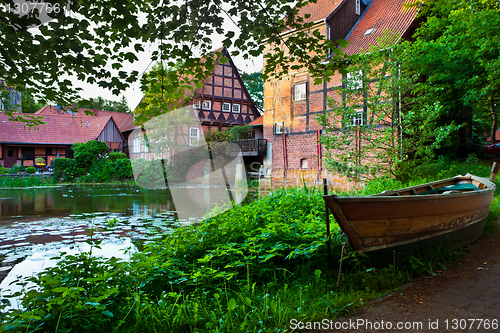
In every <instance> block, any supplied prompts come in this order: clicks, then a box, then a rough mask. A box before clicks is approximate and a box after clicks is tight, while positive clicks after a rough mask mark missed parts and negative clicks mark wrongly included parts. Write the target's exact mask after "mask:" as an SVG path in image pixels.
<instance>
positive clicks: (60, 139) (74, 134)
mask: <svg viewBox="0 0 500 333" xmlns="http://www.w3.org/2000/svg"><path fill="white" fill-rule="evenodd" d="M43 118H44V119H43V121H44V122H45V123H46V125H40V126H36V127H33V128H30V127H28V126H25V125H24V124H23V123H21V122H19V121H10V120H9V117H8V116H7V115H5V114H4V113H3V112H1V113H0V128H1V130H0V142H3V143H29V144H64V145H71V144H74V143H75V142H78V141H81V142H87V141H88V140H89V138H88V134H87V131H86V130H85V127H84V126H83V123H82V121H83V118H82V117H78V116H74V117H61V116H56V115H44V116H43Z"/></svg>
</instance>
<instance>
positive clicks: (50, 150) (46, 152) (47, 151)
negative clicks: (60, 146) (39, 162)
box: [45, 147, 52, 155]
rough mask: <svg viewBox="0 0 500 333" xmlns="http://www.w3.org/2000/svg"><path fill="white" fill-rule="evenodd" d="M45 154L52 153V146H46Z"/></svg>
mask: <svg viewBox="0 0 500 333" xmlns="http://www.w3.org/2000/svg"><path fill="white" fill-rule="evenodd" d="M45 155H52V147H45Z"/></svg>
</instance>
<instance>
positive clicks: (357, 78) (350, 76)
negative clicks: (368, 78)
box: [346, 69, 363, 89]
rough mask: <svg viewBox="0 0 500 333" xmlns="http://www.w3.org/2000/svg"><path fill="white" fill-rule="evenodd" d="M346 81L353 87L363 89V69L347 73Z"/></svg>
mask: <svg viewBox="0 0 500 333" xmlns="http://www.w3.org/2000/svg"><path fill="white" fill-rule="evenodd" d="M346 83H347V84H348V87H352V89H362V88H363V71H362V70H361V69H360V70H359V71H353V72H348V73H347V75H346Z"/></svg>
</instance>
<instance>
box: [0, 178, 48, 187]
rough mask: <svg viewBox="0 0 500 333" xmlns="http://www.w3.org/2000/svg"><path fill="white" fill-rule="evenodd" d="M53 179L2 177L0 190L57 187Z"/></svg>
mask: <svg viewBox="0 0 500 333" xmlns="http://www.w3.org/2000/svg"><path fill="white" fill-rule="evenodd" d="M55 184H56V182H55V181H54V178H53V177H40V176H23V177H0V188H7V187H35V186H52V185H55Z"/></svg>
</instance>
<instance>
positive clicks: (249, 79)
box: [241, 72, 264, 113]
mask: <svg viewBox="0 0 500 333" xmlns="http://www.w3.org/2000/svg"><path fill="white" fill-rule="evenodd" d="M241 79H242V80H243V83H244V84H245V87H246V88H247V91H248V93H249V94H250V98H252V100H253V102H254V104H255V106H256V107H257V109H258V110H259V112H261V113H262V112H263V111H264V80H262V73H261V72H255V73H245V72H242V73H241Z"/></svg>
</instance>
